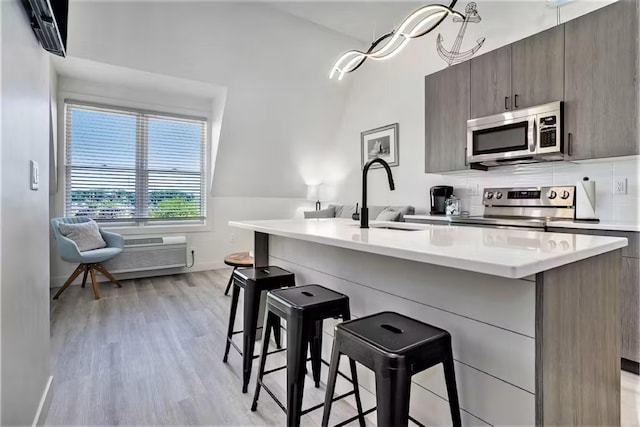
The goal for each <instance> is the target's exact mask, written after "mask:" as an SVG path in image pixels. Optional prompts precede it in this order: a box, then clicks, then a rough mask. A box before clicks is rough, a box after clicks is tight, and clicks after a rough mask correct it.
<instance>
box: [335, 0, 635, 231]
mask: <svg viewBox="0 0 640 427" xmlns="http://www.w3.org/2000/svg"><path fill="white" fill-rule="evenodd" d="M478 3H479V6H478V11H479V13H480V16H481V17H482V21H481V22H480V23H477V24H469V26H468V30H467V33H466V36H465V38H464V43H463V45H462V50H466V49H469V48H470V47H471V46H473V44H474V41H475V40H476V39H477V38H479V37H486V42H485V44H484V46H483V47H482V49H481V50H480V51H479V52H478V55H479V54H481V53H484V52H489V51H491V50H493V49H495V48H497V47H500V46H503V45H506V44H509V43H512V42H514V41H516V40H519V39H521V38H524V37H527V36H529V35H532V34H535V33H537V32H540V31H542V30H544V29H546V28H549V27H552V26H553V25H555V24H556V22H557V16H556V10H555V9H550V8H547V7H546V6H545V5H544V2H543V1H535V2H534V1H518V2H506V1H498V2H496V1H481V2H478ZM607 3H611V1H576V2H575V3H572V4H569V5H568V6H566V7H564V8H562V9H561V20H562V21H565V20H567V19H570V18H574V17H576V16H578V15H581V14H584V13H586V12H588V11H591V10H593V9H596V8H598V7H602V6H603V5H605V4H607ZM463 4H464V3H463ZM458 29H459V24H453V23H452V22H451V21H450V20H449V21H446V22H445V23H444V24H442V25H441V26H440V27H439V28H438V29H437V30H436V31H435V32H434V33H432V34H429V35H427V36H424V37H423V38H420V39H417V40H414V41H411V42H410V43H409V44H408V46H407V47H406V48H405V49H404V50H403V51H402V52H401V53H399V54H398V55H396V56H395V57H394V58H393V59H391V60H389V61H384V62H374V61H369V62H367V63H365V64H364V65H363V66H362V67H361V68H360V69H358V70H357V71H355V72H354V73H351V74H348V75H347V76H345V80H347V81H348V82H350V83H351V84H352V85H353V86H352V89H351V92H350V95H349V100H348V102H347V105H346V108H345V113H344V114H343V116H342V122H341V125H340V129H339V131H338V135H337V138H336V141H335V145H334V150H335V151H334V152H333V164H334V165H336V168H335V171H334V173H335V177H334V178H335V180H336V181H340V182H341V185H340V186H339V187H338V188H339V190H340V193H339V196H338V197H339V199H340V200H342V201H345V202H346V201H348V202H352V203H355V201H357V200H359V199H360V182H361V167H360V132H362V131H364V130H367V129H373V128H376V127H379V126H383V125H386V124H390V123H395V122H398V123H399V125H400V129H399V133H400V139H399V142H400V145H399V153H400V158H399V160H400V164H399V166H398V167H394V168H392V170H393V175H394V179H395V184H396V191H394V192H389V190H388V185H387V183H386V177H385V174H384V173H383V171H381V170H377V171H374V172H373V173H371V174H370V176H369V180H370V185H369V191H370V196H369V199H370V202H371V204H389V203H391V204H412V205H414V206H416V208H417V209H418V210H420V211H422V212H424V211H426V210H427V204H428V191H429V187H431V186H433V185H439V184H451V185H454V186H455V187H457V188H456V195H457V196H458V197H461V198H462V199H463V206H464V208H465V209H467V210H471V212H472V214H476V215H477V214H480V213H481V209H480V208H481V200H480V197H479V196H476V197H468V196H467V192H466V187H467V185H474V186H475V185H476V184H477V185H478V186H479V187H480V189H482V188H483V187H488V186H499V185H504V186H508V185H513V186H520V185H530V184H536V185H545V184H549V185H550V184H574V183H575V181H576V180H577V179H580V178H582V177H583V176H590V177H591V178H592V179H595V180H596V181H597V189H598V197H597V198H598V211H599V212H598V214H599V215H600V217H601V219H603V220H622V221H633V220H637V217H638V204H639V203H638V198H639V197H640V196H639V193H638V181H639V179H638V162H637V160H629V161H626V162H622V163H619V162H615V161H611V160H606V161H604V162H603V163H600V164H593V165H591V164H583V165H576V164H571V163H555V164H553V165H533V166H526V167H520V168H515V167H509V168H501V169H498V170H496V171H491V172H489V173H485V172H476V171H465V172H459V173H454V174H446V175H436V174H425V173H424V126H425V123H424V76H425V75H428V74H431V73H433V72H436V71H438V70H441V69H443V68H445V65H446V64H445V63H444V61H442V59H440V57H439V56H438V55H437V52H436V37H437V34H438V32H440V33H442V35H443V37H444V40H445V43H444V45H445V47H450V46H451V45H452V44H453V41H454V40H455V37H456V33H457V31H458ZM615 176H625V177H628V178H629V184H630V185H629V195H627V196H615V197H614V196H613V179H614V177H615Z"/></svg>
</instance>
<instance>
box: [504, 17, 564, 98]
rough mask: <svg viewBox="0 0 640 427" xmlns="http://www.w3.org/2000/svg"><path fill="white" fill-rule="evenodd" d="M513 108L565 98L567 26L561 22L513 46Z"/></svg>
mask: <svg viewBox="0 0 640 427" xmlns="http://www.w3.org/2000/svg"><path fill="white" fill-rule="evenodd" d="M511 88H512V89H511V91H512V99H513V109H518V108H526V107H533V106H536V105H541V104H546V103H548V102H555V101H562V99H563V98H564V26H563V25H560V26H557V27H553V28H551V29H549V30H546V31H543V32H541V33H538V34H535V35H533V36H531V37H527V38H526V39H523V40H520V41H517V42H515V43H513V44H512V45H511Z"/></svg>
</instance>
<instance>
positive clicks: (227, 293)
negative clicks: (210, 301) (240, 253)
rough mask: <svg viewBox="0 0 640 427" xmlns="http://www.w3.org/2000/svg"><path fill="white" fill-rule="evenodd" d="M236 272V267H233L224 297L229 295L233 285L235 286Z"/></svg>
mask: <svg viewBox="0 0 640 427" xmlns="http://www.w3.org/2000/svg"><path fill="white" fill-rule="evenodd" d="M235 272H236V267H233V271H232V272H231V276H229V281H228V282H227V287H226V289H225V290H224V295H225V296H227V295H229V289H231V285H233V273H235Z"/></svg>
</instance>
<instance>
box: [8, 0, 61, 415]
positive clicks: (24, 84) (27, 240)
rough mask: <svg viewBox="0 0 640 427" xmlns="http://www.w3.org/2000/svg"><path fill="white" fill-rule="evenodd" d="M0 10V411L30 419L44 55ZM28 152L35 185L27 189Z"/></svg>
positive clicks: (43, 306) (37, 387)
mask: <svg viewBox="0 0 640 427" xmlns="http://www.w3.org/2000/svg"><path fill="white" fill-rule="evenodd" d="M0 12H1V15H2V18H1V19H2V33H1V43H2V44H1V46H2V77H1V80H2V95H1V103H2V146H1V150H2V155H1V157H0V160H1V163H0V174H1V181H0V183H1V184H0V190H1V193H2V206H1V210H0V212H1V215H0V220H1V227H0V228H1V229H2V235H1V242H0V244H1V246H2V253H1V265H2V270H1V272H0V278H1V286H2V288H1V292H2V300H1V304H2V311H1V314H2V319H1V323H2V333H1V334H0V335H1V338H0V340H1V344H0V347H1V349H2V350H1V352H2V374H1V376H2V382H1V388H2V401H1V402H2V403H1V408H2V419H1V420H0V423H1V424H3V425H24V424H32V423H33V422H34V421H35V420H34V418H35V416H36V412H37V410H38V407H39V404H40V402H41V398H42V396H43V393H44V391H45V388H46V386H47V384H48V381H49V373H50V368H49V221H48V220H49V199H48V197H49V185H48V180H47V177H48V174H49V158H48V151H49V150H48V148H49V59H48V54H47V53H46V52H45V51H44V50H42V48H41V47H40V45H39V44H38V42H37V41H36V39H35V37H34V35H33V33H32V31H31V28H30V25H29V20H28V19H27V17H26V14H25V13H24V11H23V8H22V6H21V4H20V1H18V0H9V1H2V2H0ZM29 160H35V161H37V162H38V163H39V165H40V176H41V177H42V179H41V180H40V189H39V191H31V190H30V189H29Z"/></svg>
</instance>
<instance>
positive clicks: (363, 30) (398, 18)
mask: <svg viewBox="0 0 640 427" xmlns="http://www.w3.org/2000/svg"><path fill="white" fill-rule="evenodd" d="M427 3H428V1H296V2H292V1H284V2H269V4H270V5H272V6H273V7H276V8H278V9H280V10H282V11H284V12H286V13H288V14H291V15H294V16H297V17H298V18H302V19H305V20H307V21H311V22H313V23H315V24H318V25H321V26H323V27H326V28H329V29H331V30H334V31H337V32H339V33H342V34H346V35H348V36H350V37H353V38H355V39H358V40H360V41H362V42H365V43H371V42H372V41H373V40H375V39H376V38H378V37H379V36H381V35H383V34H385V33H388V32H389V31H391V30H392V29H393V28H394V27H396V26H397V25H399V24H400V23H401V22H402V20H403V19H404V18H406V17H407V15H409V14H410V13H411V12H413V11H414V10H415V9H417V8H419V7H420V6H423V5H425V4H427Z"/></svg>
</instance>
